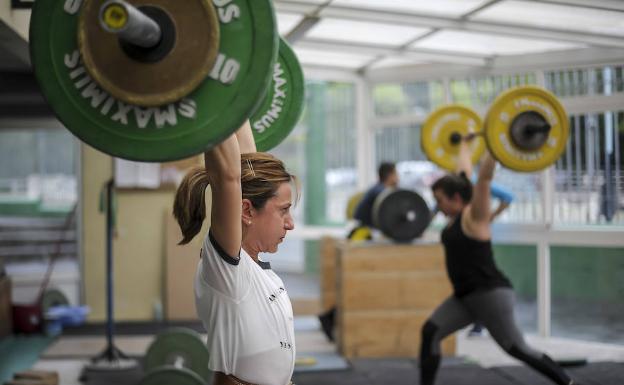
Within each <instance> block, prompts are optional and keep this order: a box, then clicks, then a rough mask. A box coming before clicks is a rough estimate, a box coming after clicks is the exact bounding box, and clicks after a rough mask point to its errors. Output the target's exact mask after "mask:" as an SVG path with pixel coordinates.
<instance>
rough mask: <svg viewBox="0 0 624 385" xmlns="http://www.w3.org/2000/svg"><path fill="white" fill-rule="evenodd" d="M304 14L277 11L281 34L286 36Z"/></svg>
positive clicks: (278, 26)
mask: <svg viewBox="0 0 624 385" xmlns="http://www.w3.org/2000/svg"><path fill="white" fill-rule="evenodd" d="M302 19H303V15H297V14H294V13H279V12H278V13H277V28H278V31H279V34H280V35H282V36H284V35H286V34H287V33H288V32H290V31H292V29H293V28H295V27H296V26H297V24H299V22H300V21H301V20H302Z"/></svg>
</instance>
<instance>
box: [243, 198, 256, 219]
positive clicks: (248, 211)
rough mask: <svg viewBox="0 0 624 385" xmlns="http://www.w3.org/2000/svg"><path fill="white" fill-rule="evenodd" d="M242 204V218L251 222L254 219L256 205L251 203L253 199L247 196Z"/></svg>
mask: <svg viewBox="0 0 624 385" xmlns="http://www.w3.org/2000/svg"><path fill="white" fill-rule="evenodd" d="M242 205H243V206H242V209H243V210H242V214H241V215H242V220H243V221H244V222H250V221H251V220H252V219H253V215H254V207H253V205H252V204H251V201H250V200H249V199H245V198H244V199H243V201H242Z"/></svg>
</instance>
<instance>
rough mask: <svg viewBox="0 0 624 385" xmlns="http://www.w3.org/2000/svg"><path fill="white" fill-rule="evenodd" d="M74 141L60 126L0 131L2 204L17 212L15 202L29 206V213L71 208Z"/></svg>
mask: <svg viewBox="0 0 624 385" xmlns="http://www.w3.org/2000/svg"><path fill="white" fill-rule="evenodd" d="M75 143H76V142H75V140H74V138H73V136H72V135H71V134H70V133H69V131H67V130H65V129H62V128H46V129H15V130H12V129H3V130H1V131H0V200H1V201H2V202H3V203H2V207H3V208H4V209H6V210H9V211H11V212H14V213H19V212H20V210H17V208H16V205H20V204H24V205H29V206H31V209H32V210H30V211H29V215H37V214H41V213H42V212H44V211H46V212H47V211H49V210H54V211H56V210H60V211H68V210H70V209H71V207H72V206H73V205H74V203H75V202H76V199H77V186H76V169H75V165H76V156H77V154H76V151H75V147H76V145H75ZM20 202H21V203H20ZM33 207H34V209H33ZM15 210H17V211H15ZM33 210H34V211H33ZM0 211H1V210H0ZM1 214H2V213H1V212H0V215H1Z"/></svg>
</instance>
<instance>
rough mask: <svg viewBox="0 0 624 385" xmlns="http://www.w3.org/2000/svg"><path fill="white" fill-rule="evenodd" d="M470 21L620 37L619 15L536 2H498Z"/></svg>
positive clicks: (622, 16) (623, 16)
mask: <svg viewBox="0 0 624 385" xmlns="http://www.w3.org/2000/svg"><path fill="white" fill-rule="evenodd" d="M587 3H588V4H591V1H589V0H588V1H587ZM471 20H479V21H492V22H498V23H503V24H512V25H513V24H515V25H518V24H521V25H529V26H535V27H544V28H557V29H564V30H569V31H580V32H591V33H599V34H608V35H621V36H624V13H623V12H617V11H607V10H600V9H592V8H586V7H575V6H567V5H559V4H546V3H539V2H536V1H519V0H507V1H502V2H500V3H497V4H494V5H492V6H491V7H488V8H485V9H484V10H483V11H480V12H477V13H476V14H475V15H474V16H472V17H471Z"/></svg>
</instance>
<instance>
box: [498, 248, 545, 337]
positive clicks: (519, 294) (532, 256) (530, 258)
mask: <svg viewBox="0 0 624 385" xmlns="http://www.w3.org/2000/svg"><path fill="white" fill-rule="evenodd" d="M493 249H494V258H495V259H496V264H497V266H498V267H499V269H500V270H501V271H502V272H504V273H505V275H506V276H507V277H508V278H509V280H510V281H511V284H512V285H513V287H514V292H515V294H516V303H515V316H516V320H517V322H518V325H519V326H520V328H521V329H522V330H523V331H525V332H530V333H536V332H537V278H536V277H537V248H536V247H535V246H526V245H502V244H501V245H498V244H496V245H493Z"/></svg>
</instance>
